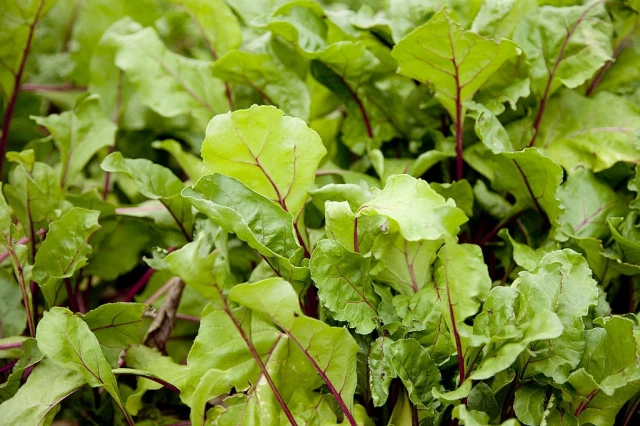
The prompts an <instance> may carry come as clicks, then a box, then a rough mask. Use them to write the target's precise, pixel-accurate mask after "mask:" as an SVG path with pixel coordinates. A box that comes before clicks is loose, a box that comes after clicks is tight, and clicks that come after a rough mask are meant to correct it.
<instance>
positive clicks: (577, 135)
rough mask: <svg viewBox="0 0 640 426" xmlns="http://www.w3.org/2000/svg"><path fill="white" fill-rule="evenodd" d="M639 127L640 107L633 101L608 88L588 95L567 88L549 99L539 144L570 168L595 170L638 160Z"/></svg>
mask: <svg viewBox="0 0 640 426" xmlns="http://www.w3.org/2000/svg"><path fill="white" fill-rule="evenodd" d="M602 105H607V108H606V109H602V108H601V106H602ZM639 131H640V109H639V108H638V106H637V105H635V104H633V103H632V102H629V101H628V100H626V99H624V98H622V97H619V96H615V95H612V94H610V93H606V92H603V93H599V94H598V95H596V96H595V97H594V98H585V97H583V96H581V95H579V94H578V93H575V92H572V91H569V90H567V91H564V92H563V93H562V94H561V96H559V97H555V98H553V99H551V100H550V101H549V106H548V107H547V112H546V114H545V116H544V118H543V119H542V122H541V124H540V134H539V138H540V139H539V141H540V144H539V146H540V147H542V148H544V150H545V151H546V152H547V153H548V155H549V157H551V158H552V159H553V160H554V161H555V162H557V163H558V164H560V165H561V166H563V167H564V168H565V169H567V170H568V171H572V170H574V169H576V168H577V167H586V168H589V169H591V170H593V172H594V173H595V172H600V171H602V170H605V169H608V168H610V167H612V166H613V165H614V164H615V163H616V162H618V161H635V160H636V159H637V158H638V156H640V147H638V142H637V141H638V136H637V135H638V132H639ZM603 141H606V144H603V143H602V142H603Z"/></svg>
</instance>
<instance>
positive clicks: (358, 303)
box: [309, 240, 378, 334]
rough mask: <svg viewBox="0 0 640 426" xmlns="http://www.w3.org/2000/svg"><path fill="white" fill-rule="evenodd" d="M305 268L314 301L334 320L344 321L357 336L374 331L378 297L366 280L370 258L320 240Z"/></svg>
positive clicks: (368, 280) (367, 278)
mask: <svg viewBox="0 0 640 426" xmlns="http://www.w3.org/2000/svg"><path fill="white" fill-rule="evenodd" d="M309 268H310V270H311V279H313V281H314V283H315V285H316V286H317V287H318V297H320V300H321V301H322V303H323V304H324V305H325V306H326V307H327V308H328V309H329V310H330V311H331V312H333V315H334V317H335V318H336V319H337V320H340V321H347V322H348V323H349V326H350V327H353V328H355V329H356V332H357V333H360V334H368V333H370V332H371V331H372V330H373V329H374V328H375V327H376V323H377V321H376V316H377V305H378V297H377V295H376V293H375V292H374V291H373V285H372V283H371V278H370V277H369V270H370V269H371V258H365V257H364V256H363V255H361V254H360V253H352V252H350V251H349V250H348V249H346V248H345V247H344V246H343V245H342V244H340V243H338V242H335V241H331V240H322V241H320V242H319V243H318V245H317V246H316V249H315V250H314V251H313V254H312V256H311V262H310V264H309Z"/></svg>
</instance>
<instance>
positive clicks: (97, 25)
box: [70, 0, 161, 84]
mask: <svg viewBox="0 0 640 426" xmlns="http://www.w3.org/2000/svg"><path fill="white" fill-rule="evenodd" d="M160 15H161V10H160V9H159V8H158V7H157V5H156V2H155V1H154V0H141V1H139V2H136V3H132V2H130V1H127V0H95V1H91V2H89V3H87V4H84V5H83V6H82V7H81V8H79V9H78V15H77V18H76V21H75V25H74V26H73V33H72V34H71V43H70V46H71V60H72V61H73V63H74V64H75V67H74V68H73V77H74V81H76V82H77V83H78V84H86V83H87V81H89V71H90V67H89V64H90V62H91V59H92V55H93V52H94V48H95V46H96V45H97V44H98V42H99V41H100V38H101V36H102V35H103V33H104V32H105V31H107V29H108V28H109V27H110V26H111V24H113V23H114V22H116V21H118V20H120V19H122V18H124V17H129V18H130V19H131V20H132V21H135V22H139V23H140V25H141V26H143V27H145V26H148V25H153V23H154V22H155V21H156V20H157V19H158V18H159V17H160Z"/></svg>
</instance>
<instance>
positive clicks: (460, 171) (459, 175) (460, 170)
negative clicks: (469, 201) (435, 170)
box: [456, 68, 464, 181]
mask: <svg viewBox="0 0 640 426" xmlns="http://www.w3.org/2000/svg"><path fill="white" fill-rule="evenodd" d="M456 75H457V68H456ZM456 80H457V77H456ZM456 91H457V97H456V180H458V181H461V180H462V179H463V178H464V162H463V161H462V137H463V129H462V102H460V86H459V85H458V87H457V88H456Z"/></svg>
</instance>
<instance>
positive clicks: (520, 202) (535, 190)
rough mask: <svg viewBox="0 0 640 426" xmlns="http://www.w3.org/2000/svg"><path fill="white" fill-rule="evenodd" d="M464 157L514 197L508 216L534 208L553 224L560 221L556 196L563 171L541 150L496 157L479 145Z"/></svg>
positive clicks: (504, 154) (495, 186)
mask: <svg viewBox="0 0 640 426" xmlns="http://www.w3.org/2000/svg"><path fill="white" fill-rule="evenodd" d="M464 158H465V160H466V161H467V162H468V163H469V164H470V165H471V166H472V167H473V168H474V169H476V170H477V171H478V172H480V173H481V174H482V175H484V176H486V177H487V178H488V179H489V180H490V181H491V183H492V186H493V189H494V190H496V191H507V192H508V193H510V194H512V195H513V196H514V197H515V199H516V203H515V205H514V206H513V208H512V210H511V212H510V213H509V214H508V216H512V215H514V214H516V213H518V212H521V211H524V210H527V209H530V208H532V209H535V210H537V211H538V213H539V214H540V215H543V214H546V215H547V217H548V219H549V222H550V223H551V224H556V223H557V222H558V220H559V217H560V215H561V214H562V205H561V204H560V202H559V201H558V199H557V198H556V195H555V194H556V191H557V189H558V186H560V183H562V176H563V174H562V168H561V167H560V166H558V165H557V164H555V163H554V162H553V161H552V160H551V159H550V158H548V157H546V156H544V155H543V154H542V153H541V152H540V151H538V149H536V148H527V149H525V150H523V151H518V152H509V153H507V152H503V153H501V154H498V155H495V154H492V153H491V152H490V151H489V150H488V149H487V148H486V147H485V146H484V145H482V144H476V145H474V146H472V147H471V148H469V149H467V150H466V151H465V154H464Z"/></svg>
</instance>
